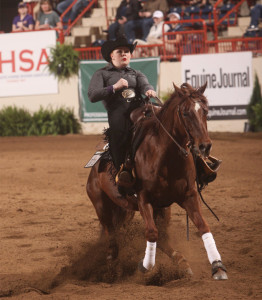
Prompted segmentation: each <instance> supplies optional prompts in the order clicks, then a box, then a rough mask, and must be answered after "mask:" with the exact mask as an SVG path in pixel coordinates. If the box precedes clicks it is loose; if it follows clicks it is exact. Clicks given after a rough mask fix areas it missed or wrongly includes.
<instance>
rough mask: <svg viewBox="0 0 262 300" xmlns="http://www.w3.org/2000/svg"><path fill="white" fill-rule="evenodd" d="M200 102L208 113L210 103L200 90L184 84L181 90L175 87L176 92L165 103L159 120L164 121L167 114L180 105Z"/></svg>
mask: <svg viewBox="0 0 262 300" xmlns="http://www.w3.org/2000/svg"><path fill="white" fill-rule="evenodd" d="M192 101H193V102H196V101H197V102H198V103H199V104H200V105H201V107H202V108H203V109H204V111H205V112H207V111H208V101H207V99H206V97H205V96H204V95H203V94H202V93H201V91H200V89H194V88H193V87H192V86H191V85H190V84H188V83H183V84H182V85H181V87H180V88H178V87H175V91H174V92H173V93H172V94H171V96H170V97H169V99H168V100H167V101H166V102H165V103H164V105H163V107H162V109H161V111H160V112H159V114H158V117H159V119H162V118H164V117H165V116H166V114H167V113H168V112H169V111H171V110H173V109H175V108H176V107H177V106H178V105H182V104H184V105H185V106H186V104H187V103H189V104H190V102H192Z"/></svg>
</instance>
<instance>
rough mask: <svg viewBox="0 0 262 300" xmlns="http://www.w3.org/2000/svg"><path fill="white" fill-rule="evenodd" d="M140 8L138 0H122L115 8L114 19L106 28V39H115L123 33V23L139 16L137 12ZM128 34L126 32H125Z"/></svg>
mask: <svg viewBox="0 0 262 300" xmlns="http://www.w3.org/2000/svg"><path fill="white" fill-rule="evenodd" d="M140 8H141V6H140V3H139V1H138V0H123V1H121V3H120V5H119V6H118V8H117V12H116V21H115V22H114V23H112V24H111V25H110V26H109V28H108V39H109V40H116V39H117V38H118V37H120V36H122V35H124V32H125V31H127V30H125V25H126V24H127V23H128V22H129V21H131V20H137V19H138V18H139V16H138V12H139V9H140ZM127 34H128V33H127Z"/></svg>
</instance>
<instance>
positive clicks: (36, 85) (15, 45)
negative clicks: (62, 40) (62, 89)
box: [0, 30, 58, 97]
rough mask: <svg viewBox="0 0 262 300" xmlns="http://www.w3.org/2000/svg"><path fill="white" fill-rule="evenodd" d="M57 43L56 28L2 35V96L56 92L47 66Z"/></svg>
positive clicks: (0, 53)
mask: <svg viewBox="0 0 262 300" xmlns="http://www.w3.org/2000/svg"><path fill="white" fill-rule="evenodd" d="M55 45H56V31H55V30H46V31H34V32H19V33H6V34H0V97H9V96H24V95H44V94H57V93H58V81H57V79H56V78H55V77H54V76H53V75H51V74H50V73H49V71H48V68H47V65H48V57H49V55H50V48H51V47H54V46H55Z"/></svg>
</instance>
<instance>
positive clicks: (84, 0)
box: [12, 0, 262, 44]
mask: <svg viewBox="0 0 262 300" xmlns="http://www.w3.org/2000/svg"><path fill="white" fill-rule="evenodd" d="M73 1H74V0H63V1H58V0H53V1H52V0H34V2H38V3H37V4H36V5H35V7H34V10H33V12H32V15H30V14H28V4H27V2H30V1H29V0H24V1H21V2H19V4H18V15H17V16H15V17H14V19H13V22H12V31H28V30H34V29H37V30H39V29H50V28H56V29H63V28H65V27H66V24H68V22H72V21H73V20H74V19H75V18H76V17H77V16H78V14H79V13H80V12H81V11H82V9H83V8H84V7H86V6H87V5H88V4H89V2H90V0H78V1H77V2H76V4H75V5H74V6H73V7H72V9H71V10H70V11H69V12H68V13H67V14H66V15H65V16H64V18H63V20H62V22H61V20H60V16H61V14H63V12H64V11H65V10H66V9H67V8H68V7H69V6H70V5H71V4H72V2H73ZM216 2H217V1H212V0H188V1H187V0H186V1H180V0H123V1H121V3H120V5H119V7H118V8H117V12H116V16H115V19H114V20H113V21H112V22H111V24H110V25H109V27H108V30H107V32H108V36H107V39H109V40H114V39H116V38H117V37H118V36H120V35H125V36H126V38H127V40H128V41H129V42H134V41H135V40H136V41H137V42H138V43H140V44H143V43H152V42H154V43H158V41H160V39H161V36H162V24H163V22H164V21H172V22H174V21H176V22H177V21H179V20H188V23H182V24H179V23H172V24H168V26H165V28H164V31H171V32H174V31H183V30H184V29H185V28H188V27H190V26H193V24H194V25H197V23H196V22H194V23H193V22H190V20H191V19H193V20H194V19H203V20H205V22H206V24H207V26H209V28H211V29H212V26H213V24H214V19H213V13H212V12H213V7H214V4H215V3H216ZM237 2H238V1H234V0H231V1H228V0H224V1H223V2H222V3H221V5H220V7H219V10H218V18H222V17H223V16H225V15H226V14H227V12H228V11H230V10H231V9H232V7H233V6H234V5H236V3H237ZM242 8H243V9H245V12H244V13H243V14H244V15H245V16H250V17H251V22H250V25H249V27H248V29H247V31H246V33H245V34H244V36H255V35H257V34H258V33H259V32H260V30H259V23H260V21H261V18H262V1H248V0H247V1H245V2H244V3H243V5H242ZM240 11H241V10H240ZM240 11H239V12H238V16H239V15H241V14H240ZM234 22H236V13H235V12H234V13H232V14H231V15H230V16H229V18H226V19H225V20H224V21H223V23H222V25H225V26H228V25H232V24H233V23H234ZM178 37H179V35H177V38H178ZM102 42H103V41H102Z"/></svg>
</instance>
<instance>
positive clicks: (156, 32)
mask: <svg viewBox="0 0 262 300" xmlns="http://www.w3.org/2000/svg"><path fill="white" fill-rule="evenodd" d="M153 22H154V23H153V25H152V26H151V28H150V30H149V33H148V35H147V37H146V41H144V40H139V39H136V40H135V42H137V43H138V45H139V44H140V45H145V44H161V43H162V42H163V40H162V36H163V24H164V14H163V12H162V11H161V10H156V11H155V12H154V13H153ZM168 30H169V26H168V25H167V24H165V25H164V32H167V31H168Z"/></svg>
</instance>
